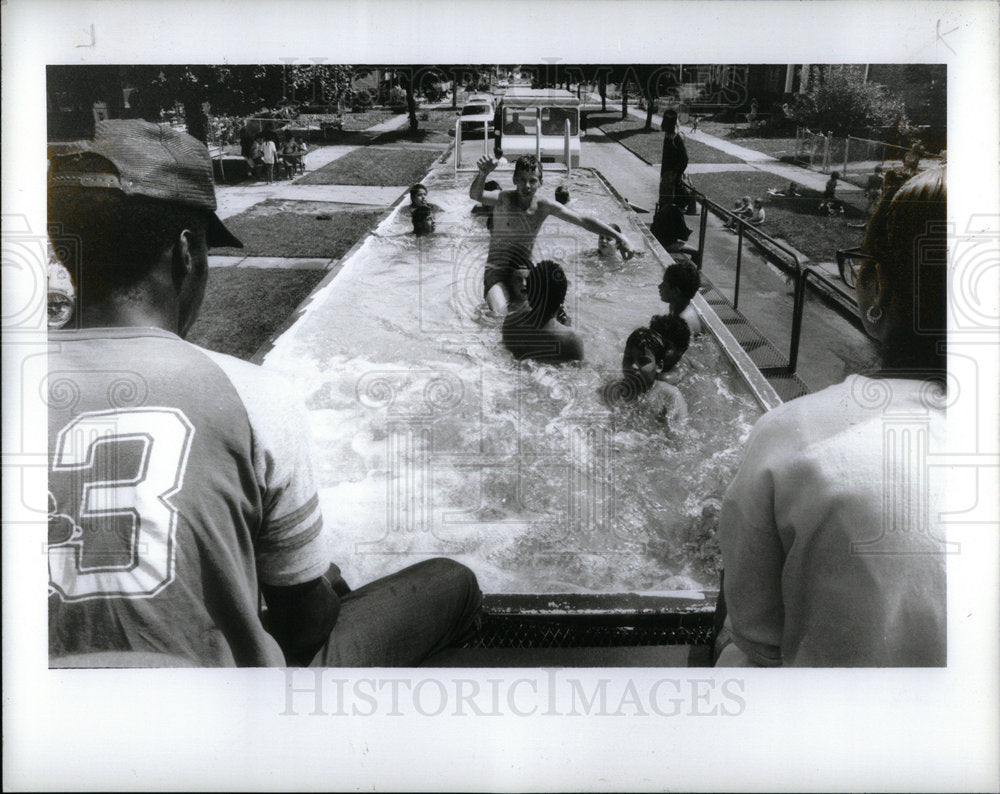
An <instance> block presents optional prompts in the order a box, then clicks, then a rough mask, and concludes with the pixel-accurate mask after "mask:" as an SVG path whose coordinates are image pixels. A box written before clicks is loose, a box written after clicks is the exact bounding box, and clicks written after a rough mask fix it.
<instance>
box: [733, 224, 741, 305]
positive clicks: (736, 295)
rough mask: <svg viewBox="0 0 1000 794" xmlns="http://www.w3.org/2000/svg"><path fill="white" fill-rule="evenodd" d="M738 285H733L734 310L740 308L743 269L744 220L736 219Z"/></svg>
mask: <svg viewBox="0 0 1000 794" xmlns="http://www.w3.org/2000/svg"><path fill="white" fill-rule="evenodd" d="M736 224H737V228H736V283H735V284H734V285H733V308H734V309H738V308H739V307H740V269H741V268H742V267H743V219H742V218H737V219H736Z"/></svg>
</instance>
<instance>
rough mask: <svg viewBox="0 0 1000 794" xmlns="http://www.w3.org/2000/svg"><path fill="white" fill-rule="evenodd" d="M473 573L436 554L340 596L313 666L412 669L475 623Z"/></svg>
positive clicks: (477, 597)
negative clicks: (337, 612) (334, 618)
mask: <svg viewBox="0 0 1000 794" xmlns="http://www.w3.org/2000/svg"><path fill="white" fill-rule="evenodd" d="M482 599H483V594H482V593H481V592H480V590H479V584H478V583H477V582H476V575H475V574H474V573H473V572H472V571H470V570H469V569H468V568H466V567H465V566H464V565H461V564H459V563H457V562H454V561H453V560H448V559H443V558H437V559H432V560H426V561H424V562H419V563H417V564H416V565H411V566H410V567H408V568H404V569H403V570H401V571H398V572H397V573H394V574H391V575H389V576H385V577H383V578H381V579H376V580H375V581H374V582H369V583H368V584H366V585H365V586H364V587H359V588H358V589H357V590H352V591H351V592H350V593H348V594H347V595H345V596H343V597H342V598H341V602H340V616H339V617H338V618H337V624H336V625H335V626H334V627H333V631H332V632H331V634H330V638H329V639H328V640H327V642H326V645H324V646H323V648H321V649H320V651H319V653H318V654H317V655H316V658H315V659H313V662H312V665H311V666H312V667H416V666H417V665H419V664H420V663H421V662H423V661H424V660H425V659H427V657H428V656H431V655H432V654H434V653H437V652H438V651H441V650H444V649H445V648H447V647H448V646H450V645H453V644H456V643H458V642H460V641H462V640H464V639H465V638H466V637H468V636H470V635H471V634H472V633H473V632H475V631H476V630H477V629H478V627H479V620H480V610H481V608H482Z"/></svg>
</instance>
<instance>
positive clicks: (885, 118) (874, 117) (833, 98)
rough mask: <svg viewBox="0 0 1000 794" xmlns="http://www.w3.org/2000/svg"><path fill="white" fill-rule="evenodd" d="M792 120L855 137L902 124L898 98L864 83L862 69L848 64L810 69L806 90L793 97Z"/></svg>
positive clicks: (901, 112) (882, 89) (873, 85)
mask: <svg viewBox="0 0 1000 794" xmlns="http://www.w3.org/2000/svg"><path fill="white" fill-rule="evenodd" d="M792 117H793V118H794V119H795V120H796V121H797V122H798V123H799V124H802V125H804V126H806V127H809V128H811V129H815V130H818V131H824V132H826V131H832V132H833V134H834V135H838V136H844V135H858V134H862V133H864V132H866V131H868V130H870V129H872V128H874V127H886V126H890V125H894V124H905V123H906V110H905V108H904V105H903V100H902V98H901V97H898V96H893V95H891V94H889V93H888V91H886V89H885V88H884V87H883V86H880V85H877V84H875V83H869V82H866V81H865V76H864V71H863V68H859V67H856V66H852V65H838V66H818V67H813V71H812V74H811V75H810V88H809V90H808V91H807V92H806V93H805V94H800V95H799V96H798V97H796V100H795V105H794V107H793V109H792Z"/></svg>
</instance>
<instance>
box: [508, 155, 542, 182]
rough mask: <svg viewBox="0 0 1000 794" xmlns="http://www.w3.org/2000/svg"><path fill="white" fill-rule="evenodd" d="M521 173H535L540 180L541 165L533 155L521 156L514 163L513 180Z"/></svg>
mask: <svg viewBox="0 0 1000 794" xmlns="http://www.w3.org/2000/svg"><path fill="white" fill-rule="evenodd" d="M522 171H536V172H537V173H538V178H539V179H541V178H542V163H541V162H540V161H539V159H538V158H537V157H535V155H533V154H522V155H521V156H520V157H518V158H517V160H516V161H515V163H514V178H515V179H517V175H518V174H519V173H521V172H522Z"/></svg>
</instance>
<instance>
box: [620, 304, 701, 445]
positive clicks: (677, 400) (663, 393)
mask: <svg viewBox="0 0 1000 794" xmlns="http://www.w3.org/2000/svg"><path fill="white" fill-rule="evenodd" d="M690 341H691V332H690V331H689V330H688V327H687V323H685V322H684V321H683V320H681V319H680V318H679V317H675V316H674V315H656V316H654V317H653V318H652V320H650V322H649V328H646V327H643V328H636V329H635V330H634V331H633V332H632V333H631V334H629V337H628V339H627V340H626V341H625V353H624V355H623V356H622V379H621V380H620V381H617V382H615V383H613V384H612V385H611V387H610V388H609V389H608V392H607V394H606V398H607V401H608V402H609V403H611V404H617V403H633V402H638V401H640V400H642V401H643V403H645V405H647V406H648V409H649V411H650V412H651V413H652V414H653V415H654V416H655V417H656V418H657V419H658V420H659V421H661V422H666V423H667V424H668V425H669V426H671V427H673V426H676V425H677V424H678V423H680V422H683V421H684V420H685V419H687V414H688V411H687V403H686V402H685V401H684V396H683V395H682V394H681V392H680V389H678V388H677V387H676V386H675V385H674V384H672V383H668V382H667V381H666V379H665V376H666V374H667V373H668V372H670V370H672V369H673V368H674V367H675V366H676V365H677V362H679V361H680V360H681V357H682V356H683V355H684V353H685V351H687V349H688V344H689V343H690Z"/></svg>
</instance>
